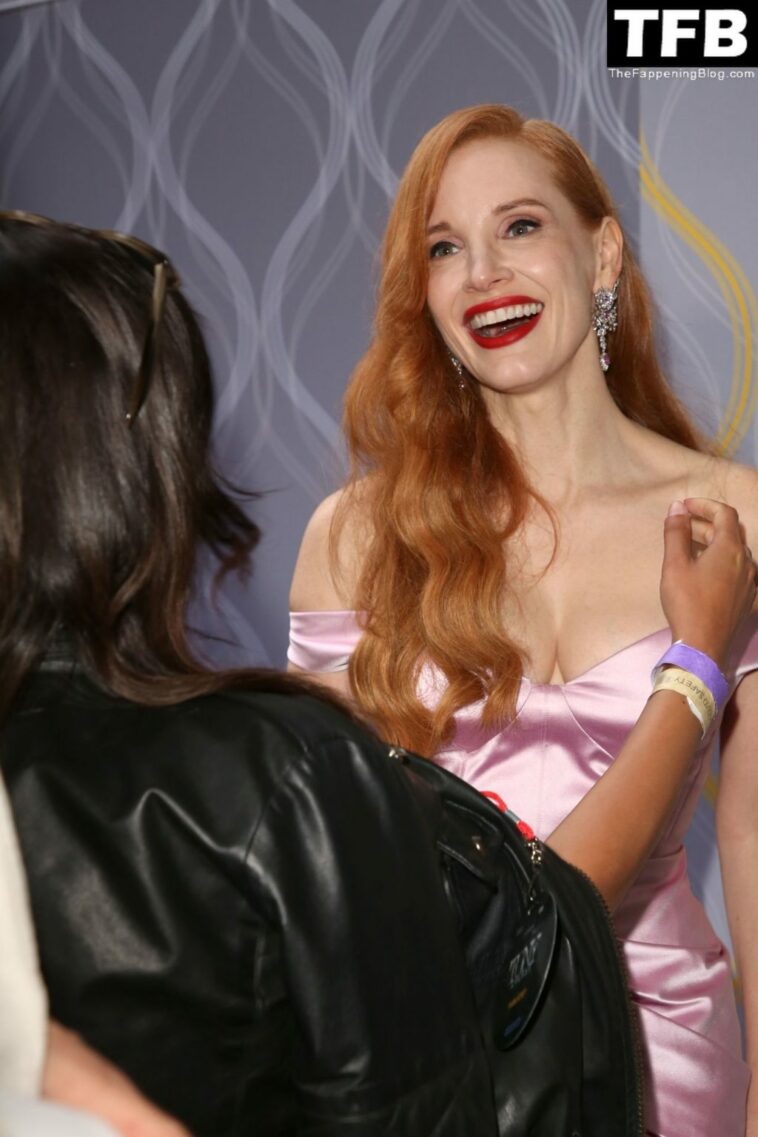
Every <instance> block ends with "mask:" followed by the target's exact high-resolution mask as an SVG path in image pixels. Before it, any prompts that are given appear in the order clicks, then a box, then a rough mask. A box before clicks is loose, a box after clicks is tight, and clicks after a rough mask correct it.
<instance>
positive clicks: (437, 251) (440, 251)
mask: <svg viewBox="0 0 758 1137" xmlns="http://www.w3.org/2000/svg"><path fill="white" fill-rule="evenodd" d="M457 252H458V246H457V245H454V244H453V242H452V241H437V242H436V243H435V244H434V245H432V246H431V248H430V249H429V256H430V257H432V258H439V257H450V256H452V255H453V254H454V253H457Z"/></svg>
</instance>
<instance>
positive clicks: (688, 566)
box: [661, 497, 756, 667]
mask: <svg viewBox="0 0 758 1137" xmlns="http://www.w3.org/2000/svg"><path fill="white" fill-rule="evenodd" d="M693 541H694V542H696V543H697V544H698V545H700V546H701V547H702V550H701V551H700V552H699V553H697V554H696V553H694V552H693V547H692V546H693ZM755 595H756V566H755V562H754V561H753V558H752V554H751V552H750V550H749V549H748V548H747V546H746V545H745V538H744V533H743V531H742V527H741V526H740V522H739V517H738V516H737V511H736V510H735V509H732V507H731V506H729V505H725V504H724V502H720V501H711V500H710V499H709V498H694V497H691V498H686V499H685V501H684V502H674V503H673V505H672V506H671V509H670V510H669V515H668V517H667V518H666V522H665V528H664V555H663V570H662V573H661V603H662V605H663V611H664V613H665V615H666V619H667V620H668V622H669V625H670V627H671V634H672V638H673V639H675V640H684V642H685V643H687V644H690V646H692V647H695V648H698V649H699V650H700V651H703V652H705V654H706V655H709V656H710V657H711V658H712V659H714V660H715V661H716V662H717V663H718V664H719V665H720V666H721V667H723V666H724V665H725V663H726V660H727V656H728V651H729V645H730V644H731V641H732V637H733V636H734V633H735V632H736V630H737V628H738V627H739V625H740V623H741V622H742V620H744V618H745V617H746V616H747V614H748V613H749V612H750V610H751V608H752V606H753V604H754V602H755Z"/></svg>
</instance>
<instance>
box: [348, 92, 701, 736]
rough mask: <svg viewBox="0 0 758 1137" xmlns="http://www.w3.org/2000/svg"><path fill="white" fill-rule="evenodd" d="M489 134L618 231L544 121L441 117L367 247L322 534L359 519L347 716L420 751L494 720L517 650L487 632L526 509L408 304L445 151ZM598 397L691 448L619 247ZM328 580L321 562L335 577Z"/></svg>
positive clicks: (477, 413)
mask: <svg viewBox="0 0 758 1137" xmlns="http://www.w3.org/2000/svg"><path fill="white" fill-rule="evenodd" d="M481 138H507V139H511V140H517V141H519V142H521V143H523V144H525V145H528V146H531V147H533V148H534V149H535V150H536V151H537V152H538V153H539V154H541V155H542V156H543V157H544V158H546V159H547V160H548V162H549V163H550V165H551V167H552V169H553V173H554V178H555V182H556V184H557V185H558V187H559V188H560V189H561V190H562V192H563V193H564V194H565V196H566V197H567V198H568V200H569V201H571V203H572V204H573V206H574V208H575V209H576V211H577V213H578V215H579V217H580V218H581V219H582V220H583V222H584V223H585V224H586V225H587V227H588V228H590V229H594V228H596V227H597V226H598V225H599V224H600V222H601V221H602V219H603V218H604V217H614V218H616V220H618V216H617V211H616V208H615V206H614V203H613V201H612V199H611V196H610V194H609V192H608V189H607V187H606V186H605V184H604V182H603V181H602V179H601V178H600V176H599V174H598V173H597V171H596V170H595V169H594V167H593V166H592V164H591V163H590V161H589V159H588V158H587V156H586V155H585V154H584V152H583V151H582V149H581V148H580V146H579V145H578V144H577V143H576V142H575V141H574V139H573V138H571V136H570V135H568V134H566V133H565V131H563V130H561V129H560V127H557V126H555V125H554V124H553V123H550V122H544V121H540V120H536V119H532V120H526V119H524V118H522V116H521V115H519V114H518V113H517V112H516V111H515V110H513V109H512V108H510V107H504V106H498V105H484V106H475V107H469V108H466V109H463V110H459V111H456V112H454V113H453V114H451V115H448V116H447V118H445V119H443V120H442V122H440V123H439V124H438V125H437V126H435V127H434V128H433V129H432V130H430V131H429V133H428V134H426V135H425V137H424V138H423V139H422V140H421V142H420V143H419V145H418V147H417V148H416V150H415V152H414V154H413V155H412V157H411V160H410V162H409V163H408V166H407V168H406V170H405V173H404V175H403V178H402V180H401V182H400V187H399V190H398V194H397V198H396V200H395V204H394V207H393V209H392V212H391V214H390V218H389V222H388V225H387V230H386V233H385V237H384V242H383V247H382V262H381V263H382V272H381V282H380V287H379V298H378V305H377V312H376V319H375V331H374V337H373V341H372V343H371V346H370V347H369V349H368V351H367V352H366V354H365V355H364V356H363V358H362V359H361V361H360V363H359V364H358V366H357V367H356V369H355V372H354V373H353V376H352V379H351V382H350V385H349V387H348V390H347V395H346V399H345V411H344V428H345V433H346V437H347V442H348V447H349V451H350V455H351V461H352V469H351V476H350V479H349V481H348V485H347V492H346V493H345V494H344V495H343V497H342V499H341V503H340V506H339V508H338V510H337V513H336V516H335V521H334V525H333V530H332V549H333V551H334V550H336V548H337V541H338V538H339V534H340V531H341V530H342V528H343V527H344V525H345V523H346V521H347V519H348V517H350V516H352V517H355V514H356V505H358V498H359V499H360V501H359V512H360V513H361V514H362V515H363V516H366V517H368V518H370V522H371V524H370V530H369V533H368V538H367V542H366V548H365V553H363V551H362V554H363V559H362V565H361V570H360V574H359V578H358V581H357V587H356V592H355V606H356V608H357V609H359V610H360V611H361V612H363V613H365V631H364V635H363V637H362V638H361V641H360V643H359V644H358V647H357V648H356V651H355V653H354V654H353V657H352V659H351V662H350V679H351V683H352V688H353V691H354V694H355V697H356V699H357V701H358V703H359V705H360V707H361V708H362V710H363V711H364V712H365V713H367V714H368V715H369V717H370V718H371V719H372V720H373V722H374V723H375V724H376V725H377V728H378V729H379V731H380V733H382V734H383V735H384V736H385V737H386V738H389V739H391V740H392V741H394V742H397V743H399V744H401V745H404V746H407V747H409V748H412V749H414V750H416V751H418V752H419V753H422V754H427V755H431V754H433V753H434V752H435V751H436V750H437V749H438V748H439V746H440V745H441V744H442V743H443V742H445V741H446V740H447V739H448V738H449V737H450V735H451V733H452V729H453V715H454V714H455V712H456V711H458V710H460V709H461V708H463V707H465V706H468V705H469V704H471V703H474V702H477V701H479V700H481V701H482V703H483V707H482V716H481V717H482V722H483V723H484V724H485V725H489V724H495V723H498V722H503V721H506V720H507V719H508V718H509V717H512V715H513V712H514V707H515V701H516V695H517V692H518V686H519V682H520V679H521V675H522V671H523V658H522V654H521V652H520V650H519V648H518V646H517V644H516V643H514V642H513V640H511V638H510V637H509V635H508V631H507V629H506V628H504V627H503V619H502V612H503V600H504V596H505V594H506V590H507V587H508V563H507V558H506V557H505V555H504V547H505V545H506V542H507V540H508V538H509V537H510V536H512V535H513V534H514V533H515V532H516V531H517V530H518V528H519V526H520V525H521V523H522V522H523V520H524V518H525V515H526V512H527V509H528V507H529V505H530V502H533V501H534V500H535V499H536V500H537V501H540V498H539V495H538V494H537V493H536V491H535V489H534V488H533V487H531V486H530V485H529V484H528V482H527V479H526V477H525V474H524V471H523V470H522V469H521V467H520V465H519V463H518V461H517V459H516V457H515V455H514V453H513V451H512V450H511V448H510V447H509V446H508V445H507V443H506V442H505V441H504V439H503V438H502V437H501V435H500V434H499V433H498V432H497V431H496V430H495V428H494V427H493V426H492V424H491V422H490V420H489V417H488V414H487V411H486V409H485V405H484V402H483V400H482V398H481V397H480V395H479V393H478V389H477V385H476V384H470V385H468V386H467V387H466V389H465V390H464V391H461V390H459V388H458V386H457V382H456V379H457V376H455V375H454V373H453V371H452V368H451V365H450V360H449V357H448V355H447V352H446V349H445V346H444V344H443V341H442V338H441V336H440V335H439V333H438V331H437V329H436V327H435V325H434V323H433V321H432V318H431V316H430V314H429V311H428V308H427V305H426V292H427V274H428V261H427V256H428V254H427V248H426V234H425V230H426V225H427V222H428V218H429V215H430V213H431V210H432V206H433V203H434V199H435V197H436V193H437V187H438V185H439V181H440V177H441V175H442V171H443V168H444V166H445V163H446V162H447V159H448V157H449V155H450V154H451V153H452V151H453V150H456V149H457V148H458V147H460V146H462V145H463V144H464V143H466V142H470V141H472V140H474V139H481ZM618 308H619V326H618V330H617V331H616V332H615V334H614V336H613V346H612V350H613V367H612V368H611V370H610V371H609V373H608V385H609V389H610V391H611V393H612V395H613V398H614V399H615V401H616V403H617V405H618V406H619V407H620V409H621V410H622V411H623V413H624V414H625V415H627V416H628V417H629V418H630V419H633V420H634V421H636V422H639V423H642V424H643V425H644V426H647V427H649V428H650V429H651V430H654V431H656V432H657V433H659V434H662V435H664V436H665V437H667V438H671V439H674V440H676V441H677V442H680V443H683V444H684V445H686V446H690V447H693V448H697V449H699V448H700V445H701V443H700V439H699V437H698V435H697V433H696V431H695V430H694V428H693V426H692V425H691V423H690V422H689V420H688V418H687V415H686V413H685V411H684V410H683V408H682V406H681V404H680V403H679V401H678V400H677V398H676V397H675V396H674V394H673V393H672V392H671V390H670V389H669V387H668V386H667V384H666V381H665V379H664V377H663V374H662V372H661V369H660V366H659V364H658V360H657V358H656V351H655V345H654V340H653V320H652V308H651V302H650V297H649V294H648V290H647V286H646V284H645V281H644V279H643V277H642V274H641V272H640V269H639V267H638V265H637V262H636V260H635V258H634V255H633V254H632V252H631V250H630V248H629V245H628V244H626V245H625V251H624V264H623V271H622V274H621V280H620V286H619V304H618ZM336 567H337V569H339V566H338V565H337V566H336ZM425 663H431V664H433V665H434V666H435V667H436V668H437V669H439V671H440V672H441V673H442V674H443V675H444V677H445V679H446V681H447V682H446V687H445V689H444V691H443V692H442V693H441V697H440V699H439V701H438V702H437V704H436V706H435V707H433V708H429V707H427V706H426V705H425V704H424V703H423V702H422V701H421V699H420V698H419V695H418V693H417V687H418V682H419V678H420V671H421V668H422V667H423V665H424V664H425Z"/></svg>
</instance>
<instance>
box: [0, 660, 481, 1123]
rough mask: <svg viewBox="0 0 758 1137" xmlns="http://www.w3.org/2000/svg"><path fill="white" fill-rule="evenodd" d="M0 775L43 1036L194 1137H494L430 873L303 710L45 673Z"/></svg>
mask: <svg viewBox="0 0 758 1137" xmlns="http://www.w3.org/2000/svg"><path fill="white" fill-rule="evenodd" d="M0 745H1V749H0V762H1V763H2V771H3V774H4V775H5V778H6V781H7V784H8V789H9V793H10V795H11V799H12V802H13V807H14V812H15V817H16V822H17V826H18V829H19V835H20V839H21V844H22V850H23V854H24V859H25V862H26V868H27V872H28V876H29V883H30V891H31V898H32V905H33V910H34V917H35V922H36V926H37V932H38V937H39V942H40V947H41V957H42V967H43V972H44V976H45V980H46V982H47V984H48V989H49V992H50V999H51V1010H52V1013H53V1015H54V1016H55V1017H56V1018H58V1019H59V1020H60V1021H62V1022H63V1023H64V1024H67V1025H70V1026H72V1027H73V1028H74V1029H76V1030H78V1031H80V1032H81V1033H82V1034H83V1035H84V1037H85V1038H86V1039H87V1040H88V1041H89V1042H90V1043H91V1044H93V1045H94V1046H95V1047H96V1048H97V1049H99V1050H100V1051H102V1052H103V1053H104V1054H106V1055H107V1056H108V1057H110V1058H111V1059H112V1060H113V1061H115V1062H116V1063H117V1064H118V1065H119V1066H121V1067H122V1068H123V1069H124V1070H125V1071H126V1072H127V1073H128V1074H130V1075H131V1076H132V1077H133V1078H134V1079H135V1080H136V1082H137V1083H138V1084H139V1085H140V1086H141V1087H142V1089H143V1090H144V1091H145V1092H146V1093H147V1094H148V1095H149V1096H150V1097H152V1098H153V1099H154V1100H155V1101H156V1102H157V1103H158V1104H160V1105H161V1106H163V1107H164V1108H165V1109H167V1110H168V1111H170V1112H171V1113H173V1114H175V1115H176V1116H178V1117H179V1118H181V1119H182V1120H183V1121H184V1122H185V1123H186V1124H187V1125H188V1126H189V1128H190V1129H191V1130H192V1131H193V1133H195V1134H197V1135H198V1137H225V1135H232V1134H235V1135H237V1134H239V1135H242V1134H245V1135H248V1134H250V1135H253V1134H254V1135H255V1137H268V1135H271V1134H276V1135H277V1137H286V1135H290V1134H292V1135H294V1134H298V1135H300V1134H308V1135H314V1137H315V1135H318V1137H341V1135H343V1134H345V1135H346V1134H348V1133H349V1134H356V1135H357V1134H360V1135H361V1137H374V1135H376V1137H378V1135H380V1134H381V1135H382V1137H387V1135H389V1134H392V1137H402V1135H404V1134H405V1135H407V1137H491V1135H493V1134H495V1133H496V1132H497V1125H496V1121H495V1113H494V1107H493V1103H492V1090H491V1084H490V1073H489V1069H488V1064H487V1060H486V1057H485V1055H484V1052H483V1050H482V1044H481V1040H480V1033H479V1028H478V1025H477V1019H476V1012H475V1010H474V1006H473V1001H472V997H471V992H470V984H469V982H468V979H467V975H466V972H465V965H464V961H463V957H462V953H461V951H460V948H459V944H458V942H457V938H456V933H455V928H454V923H453V919H452V916H451V913H450V910H449V908H448V906H447V904H446V901H445V898H444V894H443V890H442V888H441V886H440V880H439V872H438V862H437V858H436V855H435V852H434V849H433V847H432V844H431V843H430V841H429V840H428V837H427V834H426V831H425V827H424V825H423V824H421V819H420V817H419V810H420V808H421V807H420V806H419V803H418V801H417V800H416V798H415V797H414V795H413V794H412V793H411V792H410V789H409V784H408V781H407V778H406V777H405V776H404V774H403V771H402V769H401V768H400V767H399V765H398V764H397V763H394V764H393V763H392V762H391V761H389V760H388V758H387V750H386V747H384V746H383V745H382V744H381V743H379V742H378V741H376V740H374V739H372V738H370V737H369V736H368V735H367V734H366V733H364V732H363V731H362V730H361V729H360V728H359V727H358V726H357V725H355V724H354V723H352V722H350V721H349V720H348V719H347V718H345V717H344V716H343V715H341V714H340V713H339V712H338V711H337V710H335V709H334V708H333V707H331V706H330V705H328V704H326V703H322V702H319V701H318V700H316V699H313V698H311V697H309V696H305V695H287V694H275V693H265V692H257V693H241V692H232V691H230V692H227V693H224V694H219V695H208V696H204V697H202V698H198V699H195V700H192V701H189V702H186V703H182V704H179V705H175V706H169V707H153V708H145V707H138V706H135V705H134V704H131V703H127V702H124V701H120V700H117V699H114V698H112V697H110V696H108V695H107V694H105V693H103V692H102V691H101V690H99V689H98V688H97V687H96V686H94V685H93V684H92V683H90V682H89V681H88V680H87V679H86V678H84V677H83V676H82V675H81V673H76V672H72V670H71V667H70V665H68V666H67V665H63V664H61V663H55V662H49V663H48V664H47V665H45V666H43V668H42V669H41V670H40V671H39V672H38V673H37V674H36V675H35V677H34V678H33V679H32V680H31V681H30V683H29V685H28V690H27V691H26V693H25V697H24V700H23V701H22V703H21V704H20V705H19V707H18V709H17V710H16V712H15V713H14V714H13V715H12V717H11V718H10V720H9V721H8V722H7V723H6V725H5V727H4V729H3V732H2V739H1V743H0Z"/></svg>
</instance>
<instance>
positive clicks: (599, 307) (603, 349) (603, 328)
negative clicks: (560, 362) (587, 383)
mask: <svg viewBox="0 0 758 1137" xmlns="http://www.w3.org/2000/svg"><path fill="white" fill-rule="evenodd" d="M618 291H619V282H618V280H617V281H616V283H615V284H614V286H613V288H598V290H597V292H596V293H595V295H594V297H593V305H592V327H593V328H594V329H595V335H596V336H597V339H598V343H599V344H600V366H601V367H602V369H603V371H607V370H608V368H609V367H610V365H611V357H610V355H609V354H608V350H607V348H608V344H607V336H609V335H610V333H611V332H615V331H616V328H617V327H618V313H617V312H616V298H617V297H618Z"/></svg>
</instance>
